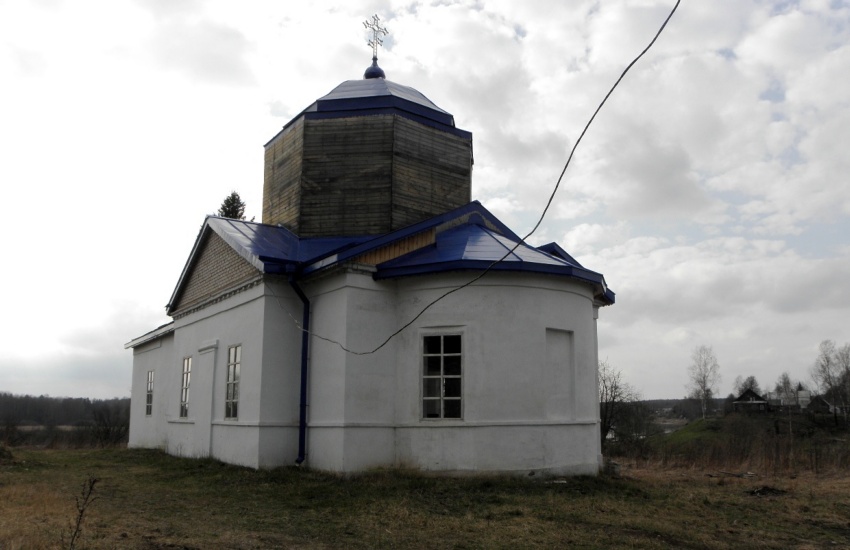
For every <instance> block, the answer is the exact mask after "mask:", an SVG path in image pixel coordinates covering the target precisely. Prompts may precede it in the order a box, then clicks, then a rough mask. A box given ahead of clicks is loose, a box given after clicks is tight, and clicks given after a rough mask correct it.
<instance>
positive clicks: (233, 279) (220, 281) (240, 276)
mask: <svg viewBox="0 0 850 550" xmlns="http://www.w3.org/2000/svg"><path fill="white" fill-rule="evenodd" d="M190 269H191V270H190V272H189V276H188V278H187V281H186V282H185V283H184V287H183V291H182V292H181V293H180V296H179V297H178V299H177V304H176V306H175V307H174V308H173V313H172V315H175V316H179V315H180V314H181V313H182V312H184V311H185V310H187V309H190V308H192V307H195V306H198V305H199V304H201V303H203V302H204V301H206V300H209V299H211V298H214V297H216V296H218V295H220V294H222V293H224V292H225V291H227V290H228V289H232V288H234V287H238V286H239V285H241V284H244V283H246V282H248V281H250V280H251V279H254V278H256V277H257V276H258V275H259V274H260V271H259V270H258V269H257V268H255V267H254V266H253V265H251V264H250V263H248V261H247V260H245V259H244V258H243V257H242V256H240V255H239V254H237V253H236V251H234V250H233V249H232V248H231V247H230V246H229V245H228V244H227V243H225V242H224V241H223V240H222V238H221V237H219V236H218V235H217V234H215V233H213V232H210V234H209V235H207V236H206V237H205V238H204V242H203V243H201V247H200V250H199V251H198V255H197V260H196V261H195V265H193V266H192V267H191V268H190Z"/></svg>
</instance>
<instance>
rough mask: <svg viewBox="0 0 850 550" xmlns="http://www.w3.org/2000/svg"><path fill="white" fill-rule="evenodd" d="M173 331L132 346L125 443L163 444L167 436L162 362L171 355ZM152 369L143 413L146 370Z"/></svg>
mask: <svg viewBox="0 0 850 550" xmlns="http://www.w3.org/2000/svg"><path fill="white" fill-rule="evenodd" d="M173 347H174V334H173V333H171V334H166V335H165V336H161V337H159V338H157V339H156V340H154V341H152V342H148V343H146V344H143V345H141V346H139V347H137V348H135V349H133V380H132V386H131V390H130V392H131V393H130V435H129V440H128V446H129V447H143V448H158V447H164V446H165V443H166V439H167V435H168V434H167V429H166V428H167V425H166V423H165V417H164V415H163V412H164V410H165V406H166V404H165V402H166V401H165V396H166V393H167V392H166V388H167V384H166V380H165V372H164V365H167V364H169V363H170V362H171V358H172V357H173V353H174V352H173ZM150 371H153V373H154V379H153V403H152V406H151V414H150V415H147V414H146V404H147V381H148V372H150Z"/></svg>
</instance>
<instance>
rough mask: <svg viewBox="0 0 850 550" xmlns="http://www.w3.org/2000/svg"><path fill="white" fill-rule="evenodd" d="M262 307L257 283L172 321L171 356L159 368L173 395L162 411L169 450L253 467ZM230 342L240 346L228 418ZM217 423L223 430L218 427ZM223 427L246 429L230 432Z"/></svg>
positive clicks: (188, 455)
mask: <svg viewBox="0 0 850 550" xmlns="http://www.w3.org/2000/svg"><path fill="white" fill-rule="evenodd" d="M263 306H264V302H263V287H262V285H257V286H255V287H252V288H250V289H248V290H246V291H243V292H240V293H238V294H235V295H233V296H230V297H228V298H226V299H225V300H222V301H221V302H218V303H215V304H212V305H210V306H208V307H206V308H204V309H201V310H199V311H196V312H194V313H191V314H189V315H187V316H186V317H183V318H181V319H178V320H176V321H175V344H174V360H173V362H172V363H173V364H172V365H170V366H167V367H166V369H165V370H166V371H167V372H168V377H167V379H168V386H169V391H170V392H171V393H172V394H173V397H172V396H171V395H169V400H170V403H169V405H168V407H167V409H166V418H167V422H168V424H169V435H168V439H169V442H168V449H169V452H170V453H172V454H177V455H180V456H187V457H206V456H212V457H215V458H219V459H221V460H224V461H226V462H231V463H235V464H244V465H247V466H254V467H256V466H257V465H258V453H257V449H258V445H259V442H258V438H257V430H256V427H257V426H258V425H259V420H260V419H259V411H260V397H261V395H260V394H261V392H260V388H261V383H262V378H261V370H262V369H261V367H262V356H263ZM236 345H239V346H241V347H242V351H241V366H240V379H239V400H238V417H237V418H236V419H228V418H225V391H226V377H227V364H228V353H229V348H230V347H231V346H236ZM190 356H191V357H192V361H193V368H192V381H191V384H190V397H189V414H188V417H187V418H185V419H181V418H180V417H179V405H180V403H179V397H180V383H181V374H182V373H181V369H182V361H183V358H184V357H190ZM219 425H223V426H226V428H224V429H219V428H218V426H219ZM229 427H239V428H247V429H244V430H240V431H234V430H229V429H227V428H229ZM251 428H254V429H251ZM222 434H227V437H224V436H223V435H222Z"/></svg>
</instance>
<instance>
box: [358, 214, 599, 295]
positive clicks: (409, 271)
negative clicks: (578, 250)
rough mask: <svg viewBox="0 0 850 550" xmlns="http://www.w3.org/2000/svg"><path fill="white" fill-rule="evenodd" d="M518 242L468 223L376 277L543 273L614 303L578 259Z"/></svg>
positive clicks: (383, 266) (389, 265) (393, 262)
mask: <svg viewBox="0 0 850 550" xmlns="http://www.w3.org/2000/svg"><path fill="white" fill-rule="evenodd" d="M519 241H520V239H519V238H516V239H511V238H508V237H506V236H503V235H499V234H498V233H495V232H493V231H492V230H490V229H488V228H486V227H483V226H481V225H476V224H473V223H469V224H466V225H461V226H458V227H455V228H452V229H449V230H447V231H444V232H442V233H439V234H438V235H437V239H436V242H435V243H434V244H433V245H430V246H427V247H424V248H421V249H419V250H415V251H413V252H410V253H409V254H405V255H403V256H400V257H398V258H395V259H393V260H389V261H387V262H384V263H382V264H379V265H378V266H377V272H376V273H375V275H374V277H375V279H389V278H396V277H406V276H412V275H425V274H430V273H440V272H446V271H457V270H476V271H481V270H483V269H487V268H490V269H492V270H493V271H519V272H530V273H544V274H550V275H560V276H567V277H571V278H574V279H579V280H583V281H585V282H588V283H591V284H592V285H594V286H595V287H596V294H597V299H600V300H601V301H603V302H605V303H608V304H613V303H614V293H613V292H611V291H610V290H609V289H608V286H607V284H606V283H605V278H604V277H603V276H602V274H601V273H596V272H594V271H590V270H589V269H585V268H583V267H582V266H581V265H580V264H578V262H575V260H572V261H570V260H568V259H565V258H562V257H559V256H558V255H553V254H550V253H549V252H547V251H544V250H540V249H539V248H533V247H531V246H528V245H526V244H522V243H519ZM518 243H519V244H518ZM547 248H548V247H547ZM558 248H560V247H558ZM561 250H563V249H561ZM564 254H566V253H565V252H564ZM566 255H567V256H569V254H566ZM570 258H571V257H570ZM571 259H572V258H571ZM495 262H499V263H495Z"/></svg>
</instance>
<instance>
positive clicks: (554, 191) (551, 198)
mask: <svg viewBox="0 0 850 550" xmlns="http://www.w3.org/2000/svg"><path fill="white" fill-rule="evenodd" d="M681 1H682V0H676V4H675V5H674V6H673V9H672V10H670V13H669V14H668V15H667V18H666V19H665V20H664V23H662V24H661V27H660V28H659V29H658V32H656V33H655V36H653V37H652V40H651V41H650V42H649V44H648V45H647V46H646V47H645V48H644V49H643V51H641V52H640V54H638V56H637V57H635V58H634V59H633V60H632V62H631V63H629V64H628V65H627V66H626V68H625V69H623V72H622V73H621V74H620V77H619V78H618V79H617V81H616V82H614V85H613V86H611V89H610V90H608V93H607V94H605V97H604V98H603V99H602V101H601V102H600V103H599V105H598V106H597V107H596V110H595V111H594V112H593V115H592V116H591V117H590V119H589V120H588V121H587V124H585V125H584V129H583V130H582V131H581V134H580V135H579V137H578V139H577V140H576V142H575V143H574V144H573V146H572V149H570V154H569V156H568V157H567V162H566V163H565V164H564V169H563V170H561V174H560V175H559V176H558V180H557V182H555V187H554V188H553V189H552V192H551V193H550V194H549V200H547V201H546V206H545V207H544V208H543V212H541V214H540V217H539V218H538V220H537V223H535V224H534V227H532V229H531V231H529V232H528V234H527V235H526V236H525V237H523V238H522V239H520V240H519V242H517V243H516V244H515V245H514V246H513V248H511V249H510V250H508V251H507V252H506V253H505V255H504V256H502V257H501V258H499V259H498V260H495V261H493V262H492V263H491V264H490V265H489V266H487V267H486V268H485V269H484V270H483V271H482V272H481V273H479V274H478V275H476V276H475V277H473V278H472V279H470V280H469V281H468V282H466V283H464V284H462V285H461V286H458V287H455V288H453V289H451V290H449V291H448V292H445V293H443V294H441V295H440V296H438V297H437V298H435V299H434V300H432V301H431V302H429V303H428V304H427V305H425V307H423V308H422V309H421V310H420V311H419V313H417V314H416V315H415V316H414V317H413V318H412V319H410V320H409V321H408V322H406V323H405V324H403V325H402V326H401V327H399V328H398V330H396V331H395V332H393V333H392V334H390V335H389V336H387V338H386V339H385V340H384V341H383V342H381V343H380V344H379V345H378V346H377V347H375V348H374V349H372V350H369V351H355V350H352V349H349V348H347V347H345V346H344V345H342V343H341V342H339V341H337V340H334V339H332V338H327V337H325V336H321V335H319V334H317V333H315V332H312V331H310V330H308V329H305V328H304V327H302V326H301V325H300V323H299V322H298V321H297V320H296V319H295V317H293V316H292V314H290V315H289V316H290V317H292V319H293V321H295V324H296V326H298V328H299V329H300V330H302V331H306V332H308V333H309V334H310V335H311V336H313V337H314V338H318V339H319V340H324V341H325V342H329V343H332V344H336V345H337V346H339V347H340V349H342V350H343V351H344V352H346V353H350V354H352V355H371V354H373V353H376V352H377V351H378V350H380V349H381V348H383V347H384V346H386V345H387V344H389V343H390V341H391V340H392V339H393V338H395V337H396V336H398V335H399V334H401V333H402V332H403V331H404V330H405V329H407V328H408V327H409V326H410V325H412V324H413V323H415V322H416V320H417V319H419V318H420V317H422V315H423V314H424V313H425V312H426V311H428V310H429V309H430V308H431V307H432V306H434V305H435V304H437V303H438V302H440V301H442V300H443V299H444V298H446V297H448V296H450V295H452V294H454V293H455V292H458V291H459V290H462V289H464V288H466V287H468V286H471V285H473V284H474V283H476V282H477V281H479V280H481V278H483V277H484V276H485V275H487V273H489V272H490V271H491V270H492V269H493V268H494V267H495V266H496V265H498V264H500V263H502V262H503V261H504V260H505V259H506V258H507V257H508V256H510V255H511V254H513V253H514V251H515V250H516V249H517V248H519V247H520V245H525V243H526V240H528V238H529V237H531V236H532V235H533V234H534V233H535V231H537V229H538V228H539V227H540V225H541V224H542V223H543V219H544V218H545V217H546V214H547V213H548V212H549V208H550V207H551V206H552V201H554V200H555V195H556V194H557V193H558V189H559V188H560V187H561V182H562V181H563V179H564V174H566V172H567V168H568V167H569V166H570V162H571V161H572V160H573V155H574V154H575V152H576V149H577V148H578V146H579V144H580V143H581V140H582V139H584V135H585V134H586V133H587V130H588V128H590V125H591V124H592V123H593V121H594V120H595V119H596V115H597V114H599V111H601V110H602V107H603V106H604V105H605V103H606V102H607V101H608V98H609V97H611V94H612V93H614V90H615V89H616V88H617V86H619V85H620V82H621V81H622V80H623V78H624V77H625V76H626V73H628V72H629V71H630V70H631V68H632V67H633V66H634V65H635V63H637V62H638V61H639V60H640V58H641V57H643V56H644V54H646V52H648V51H649V49H650V48H652V46H653V45H654V44H655V41H656V40H658V37H659V36H661V33H662V32H663V31H664V28H665V27H667V23H668V22H669V21H670V19H671V18H672V17H673V14H674V13H676V10H677V9H678V8H679V4H680V3H681Z"/></svg>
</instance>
